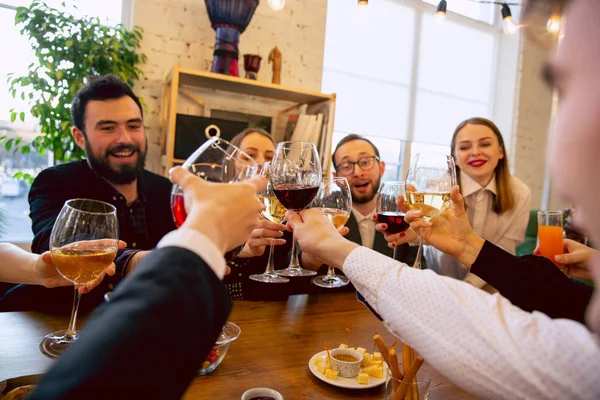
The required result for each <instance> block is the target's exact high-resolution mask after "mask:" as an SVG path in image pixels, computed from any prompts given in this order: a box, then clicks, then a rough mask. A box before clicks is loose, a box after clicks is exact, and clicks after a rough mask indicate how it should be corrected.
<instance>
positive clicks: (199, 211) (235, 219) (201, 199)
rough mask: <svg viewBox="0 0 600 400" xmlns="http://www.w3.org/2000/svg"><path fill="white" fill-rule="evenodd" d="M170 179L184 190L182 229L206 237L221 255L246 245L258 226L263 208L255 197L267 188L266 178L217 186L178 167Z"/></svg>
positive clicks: (172, 170) (171, 173) (172, 171)
mask: <svg viewBox="0 0 600 400" xmlns="http://www.w3.org/2000/svg"><path fill="white" fill-rule="evenodd" d="M169 178H170V179H171V182H173V183H175V184H177V185H179V186H180V187H181V188H182V189H183V193H184V203H185V209H186V212H187V214H188V216H187V218H186V220H185V222H184V223H183V225H182V226H183V227H185V228H188V229H195V230H197V231H198V232H200V233H202V234H204V235H206V236H207V237H209V238H210V239H211V240H212V241H213V243H214V244H215V245H216V246H217V247H218V248H219V249H220V250H221V252H222V253H223V254H225V252H227V251H228V250H231V249H234V248H235V247H237V246H240V245H242V244H243V243H245V242H246V240H248V237H249V236H250V234H251V233H252V230H253V229H255V228H256V227H257V226H258V225H259V222H260V219H259V218H260V217H259V212H260V211H261V210H262V209H263V207H264V206H263V205H262V204H261V203H260V202H259V201H258V199H257V197H256V193H257V192H259V191H260V190H262V189H264V188H265V187H266V185H267V181H266V180H265V178H263V177H260V176H259V177H255V178H252V179H249V180H247V181H244V182H240V183H231V184H219V183H212V182H207V181H204V180H202V179H200V178H199V177H197V176H196V175H194V174H192V173H191V172H189V171H186V170H184V169H183V168H181V167H175V168H173V169H171V170H170V171H169Z"/></svg>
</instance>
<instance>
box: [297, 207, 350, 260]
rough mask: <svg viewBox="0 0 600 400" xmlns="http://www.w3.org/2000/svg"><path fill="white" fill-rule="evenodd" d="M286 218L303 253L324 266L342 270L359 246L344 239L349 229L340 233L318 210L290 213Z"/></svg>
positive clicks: (345, 228) (344, 229)
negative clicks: (319, 261)
mask: <svg viewBox="0 0 600 400" xmlns="http://www.w3.org/2000/svg"><path fill="white" fill-rule="evenodd" d="M286 218H287V221H288V226H289V227H290V228H291V229H292V230H293V231H294V237H295V238H296V240H297V241H298V244H299V245H300V248H302V253H308V254H309V255H310V256H312V258H313V260H314V259H315V258H316V259H319V260H322V261H323V264H329V265H331V266H333V267H338V268H341V267H342V265H343V264H344V260H345V259H346V257H347V256H348V254H350V252H351V251H352V250H354V249H355V248H356V247H357V246H358V245H357V244H355V243H352V242H350V241H348V240H346V239H344V238H343V237H342V234H347V233H348V228H347V227H343V228H341V229H340V231H341V233H340V231H338V230H337V229H335V226H333V224H332V223H331V221H330V220H329V218H327V217H326V216H325V215H323V213H322V212H321V211H320V210H318V209H314V208H313V209H307V210H303V211H301V212H300V214H297V213H295V212H293V211H288V212H287V213H286Z"/></svg>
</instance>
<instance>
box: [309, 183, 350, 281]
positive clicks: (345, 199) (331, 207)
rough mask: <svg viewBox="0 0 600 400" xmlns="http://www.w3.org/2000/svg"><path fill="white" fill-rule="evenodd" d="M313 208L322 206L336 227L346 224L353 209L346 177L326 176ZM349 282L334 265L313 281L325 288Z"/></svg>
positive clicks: (324, 212) (312, 205)
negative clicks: (338, 272)
mask: <svg viewBox="0 0 600 400" xmlns="http://www.w3.org/2000/svg"><path fill="white" fill-rule="evenodd" d="M311 208H320V209H321V211H322V212H323V214H325V215H326V216H327V217H328V218H329V220H330V221H331V223H332V224H333V225H334V226H335V227H336V229H340V228H341V227H343V226H344V225H346V222H348V218H349V217H350V211H351V210H352V195H351V193H350V186H349V185H348V181H347V180H346V178H342V177H335V178H324V179H323V183H321V190H319V193H318V194H317V197H315V199H314V200H313V202H312V204H311ZM348 282H349V280H348V278H346V277H345V276H338V275H336V274H335V268H333V267H332V266H328V267H327V275H319V276H316V277H314V278H313V283H314V284H315V285H317V286H319V287H323V288H338V287H342V286H346V285H347V284H348Z"/></svg>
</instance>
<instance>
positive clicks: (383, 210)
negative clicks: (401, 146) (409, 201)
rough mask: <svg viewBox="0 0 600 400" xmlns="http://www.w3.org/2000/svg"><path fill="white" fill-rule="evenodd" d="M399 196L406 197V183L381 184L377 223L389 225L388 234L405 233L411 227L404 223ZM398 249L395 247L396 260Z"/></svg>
mask: <svg viewBox="0 0 600 400" xmlns="http://www.w3.org/2000/svg"><path fill="white" fill-rule="evenodd" d="M398 196H405V193H404V182H400V181H388V182H383V183H382V184H381V187H380V188H379V196H378V197H377V207H376V212H377V222H378V223H380V224H386V225H387V229H386V230H385V232H386V233H388V234H394V233H400V232H404V231H406V230H407V229H408V228H410V225H409V224H408V223H407V222H406V221H404V213H403V212H402V210H400V208H398V203H397V200H398ZM396 249H397V247H394V255H393V257H394V260H395V259H396Z"/></svg>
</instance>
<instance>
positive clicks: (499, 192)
mask: <svg viewBox="0 0 600 400" xmlns="http://www.w3.org/2000/svg"><path fill="white" fill-rule="evenodd" d="M450 152H451V154H452V156H453V157H454V160H455V163H456V173H457V181H458V185H459V187H460V190H461V194H462V195H463V196H464V198H465V206H466V209H467V217H468V219H469V223H470V224H471V226H472V228H473V231H474V232H475V233H477V234H478V235H480V236H481V237H482V238H484V239H486V240H488V241H490V242H492V243H494V244H495V245H497V246H499V247H501V248H503V249H504V250H506V251H508V252H509V253H511V254H513V255H514V254H515V253H516V247H517V245H519V244H520V243H521V242H523V240H524V238H525V231H526V229H527V223H528V221H529V209H530V208H531V191H530V190H529V188H528V187H527V186H526V185H525V184H524V183H523V182H521V181H520V180H519V179H518V178H516V177H514V176H511V174H510V171H509V166H508V158H507V156H506V149H505V147H504V139H503V138H502V134H501V133H500V130H499V129H498V127H497V126H496V125H495V124H494V123H493V122H492V121H490V120H488V119H485V118H470V119H467V120H465V121H463V122H461V123H460V124H458V126H457V127H456V130H455V131H454V135H453V136H452V142H451V144H450ZM426 259H427V265H428V266H429V268H431V269H433V270H435V271H437V272H439V273H441V274H442V275H447V276H452V277H455V278H459V279H463V278H464V279H465V280H466V281H468V282H469V283H472V284H474V285H475V286H477V287H483V286H484V285H485V282H484V281H483V280H481V279H479V278H478V277H476V276H475V275H471V274H468V275H466V276H465V274H466V269H465V268H464V267H462V265H461V264H460V263H459V262H458V260H456V259H454V258H452V257H451V256H448V255H446V254H444V253H442V252H440V251H439V250H436V249H434V248H432V247H430V246H428V248H427V249H426Z"/></svg>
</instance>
